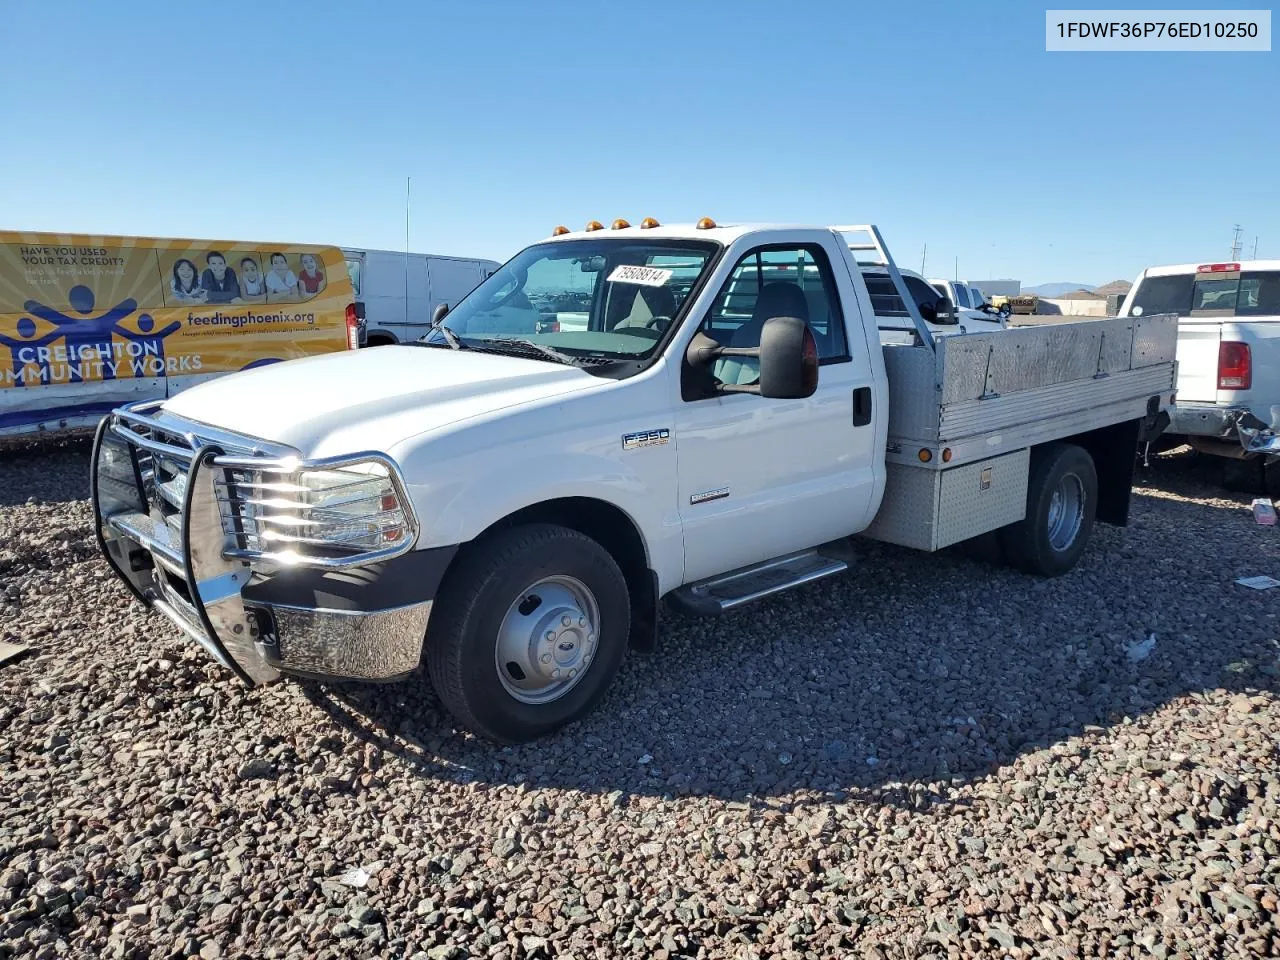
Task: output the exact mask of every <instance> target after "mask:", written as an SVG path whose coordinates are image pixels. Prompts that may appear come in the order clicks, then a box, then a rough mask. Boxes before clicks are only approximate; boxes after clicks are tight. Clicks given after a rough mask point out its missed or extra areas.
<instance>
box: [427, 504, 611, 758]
mask: <svg viewBox="0 0 1280 960" xmlns="http://www.w3.org/2000/svg"><path fill="white" fill-rule="evenodd" d="M630 628H631V603H630V596H629V594H628V591H627V581H626V578H625V577H624V576H623V573H622V571H621V570H620V569H619V567H618V564H617V562H616V561H615V560H614V559H613V557H612V556H611V555H610V554H609V552H608V551H607V550H605V549H604V548H603V547H602V546H600V544H598V543H596V541H594V540H592V539H591V538H589V537H587V536H585V535H583V534H581V533H578V532H577V531H576V530H570V529H568V528H566V527H561V526H556V525H552V524H530V525H528V526H521V527H515V528H512V529H509V530H504V531H501V532H499V533H497V534H494V535H493V536H492V537H489V538H486V539H484V540H481V541H479V542H477V543H476V544H474V545H473V546H471V547H470V548H469V550H468V552H467V554H466V555H465V556H464V557H461V558H459V563H458V566H457V567H456V568H455V569H454V570H453V571H451V572H450V575H449V577H448V579H447V580H446V582H445V584H444V585H443V588H442V591H441V596H440V599H439V601H438V603H437V606H436V611H435V615H433V617H432V619H431V623H430V626H429V627H428V629H427V643H426V646H427V671H428V673H429V674H430V677H431V682H432V686H434V687H435V690H436V693H437V694H438V695H439V697H440V699H441V701H442V702H443V703H444V705H445V707H446V708H447V709H448V710H449V711H450V712H451V713H452V714H453V715H454V716H456V717H457V718H458V719H459V720H460V721H461V722H462V723H463V724H464V725H466V726H467V727H469V728H470V729H472V730H473V731H475V732H476V733H478V734H481V735H482V736H485V737H488V738H489V739H491V740H495V741H497V742H500V743H523V742H526V741H529V740H534V739H536V738H538V737H540V736H544V735H546V734H548V733H551V732H552V731H554V730H556V729H557V728H559V727H562V726H564V725H565V724H567V723H569V722H571V721H573V720H575V719H577V718H578V717H581V716H583V715H584V714H586V713H588V712H589V711H590V710H591V709H592V708H593V707H594V706H595V705H596V703H598V702H599V700H600V698H601V697H603V696H604V693H605V690H606V689H607V688H608V686H609V684H610V683H611V682H612V680H613V678H614V676H615V675H616V673H617V672H618V667H619V666H620V665H621V663H622V658H623V655H624V654H625V653H626V648H627V638H628V635H629V633H630Z"/></svg>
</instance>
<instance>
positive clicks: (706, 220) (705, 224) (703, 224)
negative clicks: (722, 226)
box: [698, 217, 716, 230]
mask: <svg viewBox="0 0 1280 960" xmlns="http://www.w3.org/2000/svg"><path fill="white" fill-rule="evenodd" d="M715 226H716V222H715V221H714V220H712V219H711V218H710V217H703V218H702V219H701V220H699V221H698V229H699V230H714V229H715Z"/></svg>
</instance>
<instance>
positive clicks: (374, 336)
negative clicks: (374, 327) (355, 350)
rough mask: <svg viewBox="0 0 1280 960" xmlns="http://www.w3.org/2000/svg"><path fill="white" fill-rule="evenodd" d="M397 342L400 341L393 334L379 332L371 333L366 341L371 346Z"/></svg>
mask: <svg viewBox="0 0 1280 960" xmlns="http://www.w3.org/2000/svg"><path fill="white" fill-rule="evenodd" d="M397 342H399V341H397V340H396V338H395V337H394V336H393V335H392V334H390V333H382V332H378V333H371V334H369V337H368V339H367V340H366V341H365V345H366V346H370V347H383V346H388V345H390V344H393V343H397Z"/></svg>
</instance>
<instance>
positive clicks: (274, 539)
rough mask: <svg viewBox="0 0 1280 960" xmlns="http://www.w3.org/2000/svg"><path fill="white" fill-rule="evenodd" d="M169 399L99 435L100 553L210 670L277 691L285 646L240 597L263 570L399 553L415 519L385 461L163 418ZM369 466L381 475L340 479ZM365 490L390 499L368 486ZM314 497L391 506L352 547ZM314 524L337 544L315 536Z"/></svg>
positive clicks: (361, 526) (136, 409)
mask: <svg viewBox="0 0 1280 960" xmlns="http://www.w3.org/2000/svg"><path fill="white" fill-rule="evenodd" d="M163 402H164V401H162V400H153V401H145V402H141V403H136V404H130V405H127V406H125V407H121V408H119V409H117V410H115V411H113V412H112V413H111V414H109V415H107V416H106V417H104V418H103V419H102V421H101V422H100V423H99V425H98V429H97V433H96V435H95V438H94V453H93V462H92V467H91V488H90V489H91V496H92V502H93V510H94V521H95V523H94V526H95V532H96V535H97V538H98V542H99V546H100V547H101V549H102V551H103V554H104V555H105V556H106V558H107V561H108V563H109V564H110V565H111V566H112V568H113V569H114V570H115V572H116V574H117V575H118V576H119V577H120V578H121V579H122V580H124V581H125V583H126V584H128V586H129V588H130V590H131V591H132V592H133V593H134V595H135V596H137V598H138V599H139V600H141V601H142V602H143V603H144V604H146V605H147V606H148V607H151V608H154V609H156V610H157V611H159V612H160V613H162V614H164V616H166V617H167V618H168V619H169V620H171V621H173V622H174V623H175V624H176V625H177V626H178V627H180V628H181V629H182V630H183V631H184V632H185V633H186V634H187V635H188V636H190V637H191V638H192V639H193V640H195V641H196V642H197V643H198V644H199V645H200V646H201V647H203V648H204V650H205V651H206V652H207V653H208V654H209V655H210V656H212V657H213V658H214V659H215V660H217V661H218V662H219V663H221V664H222V665H223V666H225V667H226V668H227V669H229V670H231V671H233V672H234V673H236V674H237V675H239V676H240V677H241V679H243V680H245V681H247V682H249V683H261V682H266V681H269V680H273V679H275V678H276V677H278V676H279V671H278V670H276V669H275V668H274V667H273V666H272V665H271V662H270V661H271V660H272V659H273V657H272V656H269V655H268V656H264V650H263V649H262V646H263V644H271V643H273V642H275V640H276V639H277V638H275V637H273V636H270V635H269V631H267V630H266V629H264V625H263V624H261V623H260V621H259V619H258V617H257V616H256V615H255V613H254V611H253V610H251V609H248V608H246V605H245V603H244V602H243V600H242V597H241V591H242V590H243V589H244V588H245V587H246V586H248V585H249V583H250V581H251V579H252V578H253V577H254V575H255V572H256V571H264V570H265V571H267V572H273V571H278V570H281V569H284V570H287V569H292V568H299V567H302V568H316V569H319V570H342V569H346V568H349V567H353V566H357V565H368V564H371V563H377V562H379V561H382V560H388V559H391V558H393V557H396V556H399V555H401V554H403V553H405V552H406V551H407V550H409V548H410V547H411V546H412V542H413V533H415V532H416V525H417V521H416V518H415V517H414V515H413V512H412V506H411V504H410V502H409V499H408V497H407V496H406V495H405V492H404V484H403V479H402V478H401V476H400V474H399V471H398V469H397V468H396V467H395V465H394V464H393V463H391V462H390V461H388V460H387V459H386V458H385V457H383V456H382V455H381V454H376V453H361V454H357V455H353V456H346V457H339V458H328V459H318V460H303V459H301V458H300V457H299V456H298V451H296V450H293V449H292V448H289V447H285V446H282V445H279V444H272V443H267V442H264V441H261V440H256V439H254V438H249V437H244V436H240V435H233V434H228V433H225V432H223V431H219V430H216V429H214V428H211V427H207V426H205V425H203V424H193V423H190V422H187V421H184V420H182V419H180V418H178V417H175V416H173V415H172V414H167V413H164V412H163V411H160V410H159V407H160V405H161V404H162V403H163ZM371 463H372V464H382V465H383V466H384V467H385V474H384V475H377V476H376V477H362V476H356V477H354V478H353V477H351V476H346V477H344V476H342V473H341V471H342V468H344V467H349V466H352V465H355V464H359V465H361V466H362V467H367V466H368V465H369V464H371ZM329 475H333V476H335V477H336V478H337V479H336V480H335V481H334V482H332V483H329V484H328V485H323V484H322V485H320V486H316V485H315V484H311V485H308V484H306V483H301V482H299V481H300V479H303V478H313V477H316V476H319V477H321V478H324V477H326V476H329ZM370 483H378V484H383V485H385V486H386V487H387V489H388V490H389V491H390V492H389V493H384V492H382V491H378V492H374V493H370V492H368V491H367V490H364V489H361V485H368V484H370ZM316 490H319V491H320V492H322V493H323V494H324V495H325V496H326V497H328V498H332V496H333V495H334V494H335V493H336V494H337V495H338V497H339V499H340V500H341V504H340V505H341V506H342V507H348V506H350V505H351V504H355V503H361V502H365V501H368V500H370V499H372V498H375V497H377V498H382V503H380V506H381V505H383V504H385V505H386V506H387V507H388V509H386V510H379V511H377V512H372V513H366V514H365V515H362V518H361V521H360V522H359V523H358V524H350V526H351V527H353V528H354V529H353V531H350V532H347V534H346V535H345V536H344V535H343V533H344V531H343V527H342V521H343V518H342V517H341V516H339V517H338V519H337V520H334V519H333V516H332V515H333V508H332V507H328V510H329V514H328V515H326V513H325V510H326V505H324V504H315V503H313V502H311V494H313V493H315V491H316ZM344 491H346V495H344ZM387 497H391V498H393V501H394V502H393V503H389V502H388V501H387V500H386V499H385V498H387ZM366 518H367V519H366ZM382 521H385V523H383V522H382ZM315 526H323V527H324V529H326V530H327V531H329V532H330V533H331V534H333V535H331V536H329V537H326V538H324V539H320V538H318V537H315V536H308V535H307V533H308V531H309V530H310V529H311V528H313V527H315ZM370 526H372V528H373V529H374V530H375V531H376V533H375V535H374V536H373V538H372V540H373V542H372V543H370V542H369V539H370V538H369V528H370ZM384 530H389V531H394V532H395V539H394V540H392V539H391V537H390V536H386V535H384ZM335 531H336V533H335ZM384 542H386V543H387V544H388V545H386V546H383V545H382V544H383V543H384ZM251 564H252V566H251ZM265 653H270V651H265ZM275 659H278V657H275Z"/></svg>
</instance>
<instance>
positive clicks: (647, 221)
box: [640, 217, 662, 230]
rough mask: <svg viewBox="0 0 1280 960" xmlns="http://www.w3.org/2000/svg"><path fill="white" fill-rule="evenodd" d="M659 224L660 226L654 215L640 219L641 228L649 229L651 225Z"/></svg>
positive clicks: (658, 225) (657, 225) (656, 225)
mask: <svg viewBox="0 0 1280 960" xmlns="http://www.w3.org/2000/svg"><path fill="white" fill-rule="evenodd" d="M660 226H662V224H660V223H659V222H658V221H657V220H656V219H655V218H654V217H645V218H644V219H643V220H641V221H640V229H641V230H649V229H651V228H653V227H660Z"/></svg>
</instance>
